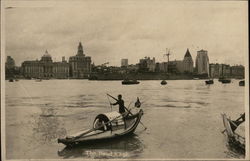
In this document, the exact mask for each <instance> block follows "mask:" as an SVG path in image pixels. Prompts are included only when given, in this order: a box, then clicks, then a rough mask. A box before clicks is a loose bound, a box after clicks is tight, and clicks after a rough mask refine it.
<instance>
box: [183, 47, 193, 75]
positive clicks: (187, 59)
mask: <svg viewBox="0 0 250 161" xmlns="http://www.w3.org/2000/svg"><path fill="white" fill-rule="evenodd" d="M193 70H194V62H193V59H192V56H191V54H190V52H189V50H188V49H187V51H186V54H185V56H184V59H183V71H184V73H185V72H188V73H193Z"/></svg>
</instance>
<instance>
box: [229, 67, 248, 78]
mask: <svg viewBox="0 0 250 161" xmlns="http://www.w3.org/2000/svg"><path fill="white" fill-rule="evenodd" d="M231 75H232V77H235V78H245V67H244V66H243V65H235V66H232V67H231Z"/></svg>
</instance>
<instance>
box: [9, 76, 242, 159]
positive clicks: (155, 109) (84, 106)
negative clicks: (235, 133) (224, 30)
mask: <svg viewBox="0 0 250 161" xmlns="http://www.w3.org/2000/svg"><path fill="white" fill-rule="evenodd" d="M5 83H6V156H7V158H8V159H44V158H46V159H49V158H85V159H87V158H169V159H171V158H173V159H174V158H243V157H244V156H243V155H242V154H239V153H237V152H235V151H234V150H232V149H231V148H229V147H228V146H227V140H226V137H225V135H223V134H222V133H221V131H222V130H223V124H222V119H221V115H220V114H221V113H227V114H228V115H230V116H231V118H237V117H238V116H239V115H240V113H243V112H244V87H239V85H238V80H233V83H231V84H221V83H220V82H218V81H217V80H216V81H215V84H214V85H210V86H208V85H205V83H204V80H174V81H168V84H167V85H166V86H162V85H160V81H141V83H140V84H139V85H130V86H123V85H121V82H120V81H88V80H43V81H42V82H35V81H34V80H20V81H18V82H13V83H11V82H8V81H6V82H5ZM106 93H109V94H111V95H114V96H117V95H118V94H122V95H123V99H124V101H125V104H126V105H127V106H128V105H129V104H130V102H131V101H132V104H133V103H134V102H135V101H136V97H139V98H140V100H141V101H142V102H143V104H142V108H143V109H144V115H143V118H142V122H143V123H144V125H146V126H147V130H144V128H143V126H141V125H139V126H138V127H137V129H136V132H135V135H133V136H131V137H126V138H123V139H120V140H115V141H112V142H108V143H101V144H96V145H90V146H81V147H77V148H71V149H69V148H65V146H64V145H62V144H58V143H57V138H58V137H63V136H65V135H67V134H72V133H75V132H78V131H79V129H85V128H89V127H91V125H92V122H93V120H94V118H95V116H96V115H97V114H99V113H103V112H109V111H111V108H110V106H109V100H108V98H107V96H106ZM110 101H112V102H114V101H113V100H112V99H110ZM113 110H118V107H113Z"/></svg>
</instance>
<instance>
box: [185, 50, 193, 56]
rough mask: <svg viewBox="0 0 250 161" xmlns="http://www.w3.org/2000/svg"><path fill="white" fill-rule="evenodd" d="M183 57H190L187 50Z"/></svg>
mask: <svg viewBox="0 0 250 161" xmlns="http://www.w3.org/2000/svg"><path fill="white" fill-rule="evenodd" d="M184 57H192V56H191V54H190V52H189V50H188V49H187V51H186V54H185V56H184Z"/></svg>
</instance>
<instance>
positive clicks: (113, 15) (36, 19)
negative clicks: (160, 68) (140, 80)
mask: <svg viewBox="0 0 250 161" xmlns="http://www.w3.org/2000/svg"><path fill="white" fill-rule="evenodd" d="M109 2H110V3H108V5H107V3H102V2H98V3H97V2H81V3H80V2H79V4H82V5H78V7H76V4H77V3H75V4H73V5H70V6H69V7H68V8H66V7H64V6H62V5H60V3H59V5H57V6H55V5H49V6H47V5H45V6H42V7H37V6H36V7H29V8H28V7H27V6H26V5H25V4H22V3H21V4H22V5H21V6H20V4H19V5H16V4H15V5H13V4H8V5H7V6H6V9H5V24H6V25H5V30H6V32H5V38H6V52H5V57H7V55H9V56H11V57H13V58H14V60H15V61H16V64H17V65H18V66H20V65H21V63H22V62H23V61H25V60H36V59H39V58H40V57H41V56H42V55H43V54H44V51H45V50H46V49H47V50H48V52H49V53H50V55H51V56H52V58H53V60H54V61H60V60H61V57H63V56H65V57H66V59H67V60H69V57H70V56H72V55H75V54H76V52H77V44H78V42H79V41H81V42H82V44H83V49H84V52H85V53H86V55H88V56H90V57H91V58H92V62H94V63H95V64H103V63H105V62H110V64H109V65H113V66H120V61H121V59H123V58H127V59H128V60H129V63H130V64H136V63H138V61H139V59H141V58H143V57H145V56H149V57H151V58H152V57H155V58H156V60H157V61H158V62H163V61H167V58H166V57H163V54H165V53H166V48H169V49H170V50H171V53H172V55H170V60H182V59H183V58H184V55H185V52H186V50H187V48H189V51H190V54H191V55H192V57H193V59H195V58H196V55H197V51H198V50H201V49H204V50H207V51H208V56H209V59H210V63H226V64H230V65H235V64H242V65H245V62H244V60H245V58H247V53H248V47H247V35H248V34H247V14H246V13H247V8H246V5H245V3H246V2H181V3H180V2H163V1H155V2H150V3H142V2H131V1H128V2H124V3H118V2H115V1H109ZM147 2H148V1H147ZM34 4H36V3H34ZM7 7H13V8H8V9H7ZM211 11H212V13H211ZM16 24H19V25H16ZM54 24H55V25H54ZM20 40H22V41H20Z"/></svg>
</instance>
